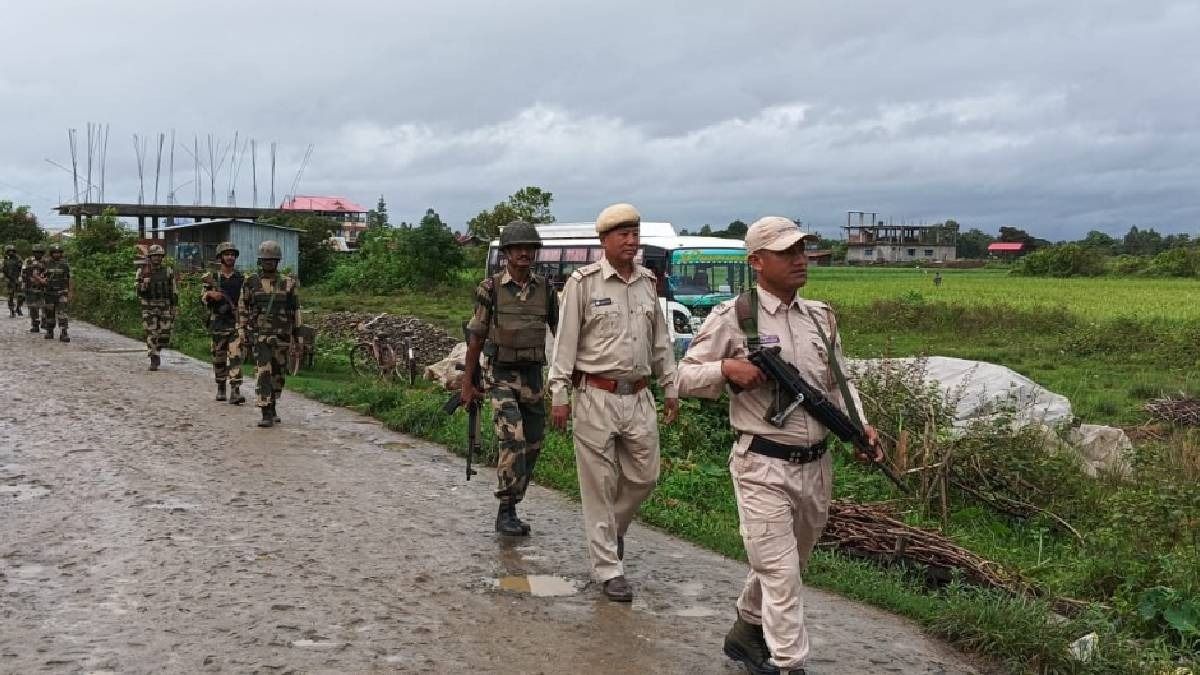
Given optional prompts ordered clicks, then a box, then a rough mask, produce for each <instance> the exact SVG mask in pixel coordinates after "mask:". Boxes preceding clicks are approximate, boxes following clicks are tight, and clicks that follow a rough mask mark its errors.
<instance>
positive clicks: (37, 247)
mask: <svg viewBox="0 0 1200 675" xmlns="http://www.w3.org/2000/svg"><path fill="white" fill-rule="evenodd" d="M29 250H30V251H31V252H33V253H45V252H46V245H45V244H42V243H37V244H34V245H33V248H31V249H29Z"/></svg>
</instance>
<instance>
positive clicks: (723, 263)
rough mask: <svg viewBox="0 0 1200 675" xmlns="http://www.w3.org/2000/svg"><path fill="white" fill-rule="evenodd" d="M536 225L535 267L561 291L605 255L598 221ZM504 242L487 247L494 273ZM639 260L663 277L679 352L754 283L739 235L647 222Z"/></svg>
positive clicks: (665, 306)
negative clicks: (700, 233)
mask: <svg viewBox="0 0 1200 675" xmlns="http://www.w3.org/2000/svg"><path fill="white" fill-rule="evenodd" d="M537 229H538V233H539V234H540V235H541V236H542V248H541V250H540V251H538V258H537V263H536V271H537V272H538V273H539V274H542V275H544V276H546V277H547V278H548V279H550V280H551V281H552V282H554V284H555V286H556V287H557V288H558V289H559V290H561V289H562V285H563V284H564V283H565V282H566V280H567V277H569V276H570V275H571V272H573V271H575V269H576V268H578V267H582V266H584V265H587V264H589V263H592V262H595V261H597V260H599V259H600V258H601V257H602V256H603V255H604V251H603V249H602V248H601V247H600V240H599V238H598V237H597V236H596V227H595V223H553V224H550V225H538V226H537ZM499 245H500V242H499V240H495V241H493V242H492V243H491V247H490V249H489V251H488V263H487V271H488V273H489V274H493V273H495V272H497V271H499V270H500V268H501V267H502V266H503V265H504V259H503V255H501V253H500V248H499ZM637 262H639V263H640V264H642V265H644V266H646V267H648V268H650V269H651V270H652V271H653V272H654V273H655V274H656V275H657V276H658V297H659V306H660V307H661V308H662V311H663V314H664V316H666V318H667V325H668V326H669V327H670V329H671V341H672V343H673V344H674V345H675V351H676V354H680V355H681V354H682V353H683V352H684V351H685V350H686V349H687V346H688V345H689V344H690V343H691V341H692V336H693V335H694V334H695V332H696V330H697V329H699V327H700V324H701V323H702V322H703V320H704V317H705V316H707V315H708V313H709V312H710V311H711V310H712V308H713V307H714V306H716V305H717V304H718V303H721V302H724V301H725V300H728V299H730V298H732V297H734V296H736V295H737V294H738V293H741V292H742V291H744V290H746V289H747V288H749V287H750V286H751V285H752V284H753V283H754V275H753V271H752V270H751V268H750V265H749V264H747V262H746V248H745V246H744V245H743V243H742V241H741V240H740V239H719V238H717V237H693V236H686V235H685V236H680V235H678V234H676V233H675V228H674V227H672V226H671V224H670V223H642V229H641V250H640V251H639V253H638V258H637Z"/></svg>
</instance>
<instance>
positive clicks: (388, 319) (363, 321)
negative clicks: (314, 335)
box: [305, 312, 459, 366]
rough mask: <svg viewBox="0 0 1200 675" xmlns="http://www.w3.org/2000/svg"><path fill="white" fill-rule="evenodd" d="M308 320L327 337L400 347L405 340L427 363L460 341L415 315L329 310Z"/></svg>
mask: <svg viewBox="0 0 1200 675" xmlns="http://www.w3.org/2000/svg"><path fill="white" fill-rule="evenodd" d="M305 319H306V321H307V322H308V323H309V324H310V325H312V326H314V327H315V328H316V329H317V332H318V333H319V334H320V335H321V336H324V337H327V338H332V339H335V340H357V339H359V338H373V337H376V336H378V337H382V338H383V339H384V340H386V341H387V342H388V343H390V344H391V345H392V346H393V347H395V348H397V349H399V348H400V347H402V346H403V345H404V344H405V343H406V342H408V343H410V344H412V346H413V349H414V350H415V351H416V355H417V363H419V364H420V365H422V366H427V365H429V364H431V363H436V362H438V361H440V360H442V359H443V358H445V356H446V354H447V353H449V352H450V350H451V349H453V348H454V345H455V344H456V343H458V342H459V340H458V339H455V338H454V337H451V335H450V334H449V333H447V332H446V331H444V330H442V329H441V328H438V327H437V326H434V325H432V324H429V323H426V322H425V321H422V320H421V319H418V318H417V317H415V316H406V315H399V314H368V313H364V312H329V313H328V314H320V315H316V316H313V317H311V318H310V317H305Z"/></svg>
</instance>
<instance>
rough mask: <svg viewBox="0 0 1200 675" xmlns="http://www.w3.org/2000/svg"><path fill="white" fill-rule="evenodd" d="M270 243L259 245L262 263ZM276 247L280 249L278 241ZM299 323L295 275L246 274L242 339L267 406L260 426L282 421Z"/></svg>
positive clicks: (259, 401) (240, 320)
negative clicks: (280, 408)
mask: <svg viewBox="0 0 1200 675" xmlns="http://www.w3.org/2000/svg"><path fill="white" fill-rule="evenodd" d="M268 244H274V242H263V244H262V245H261V246H260V247H259V262H260V264H261V262H262V260H263V259H264V258H263V255H262V254H263V253H264V252H265V251H271V249H270V248H268V246H267V245H268ZM274 251H275V252H277V251H278V244H275V249H274ZM272 255H274V253H273V254H272ZM268 259H274V260H278V258H268ZM299 325H300V299H299V298H298V297H297V295H296V280H295V278H293V277H290V276H285V275H283V274H281V273H279V272H270V273H268V272H265V271H260V272H258V273H255V274H252V275H250V276H249V277H246V282H245V284H244V285H243V286H242V295H241V298H240V299H239V301H238V334H239V337H238V339H239V340H241V342H242V344H243V345H247V346H248V347H249V348H250V349H252V350H253V352H254V379H255V388H254V391H255V394H256V400H255V405H257V406H258V407H259V408H262V410H263V419H262V421H261V422H259V425H260V426H264V427H266V426H271V424H270V423H268V422H271V421H273V422H274V423H278V422H279V418H278V416H277V415H276V414H275V403H276V401H278V400H279V394H281V393H282V392H283V383H284V372H285V371H286V369H287V359H288V350H289V349H290V348H291V344H292V335H293V333H294V332H295V330H296V327H297V326H299Z"/></svg>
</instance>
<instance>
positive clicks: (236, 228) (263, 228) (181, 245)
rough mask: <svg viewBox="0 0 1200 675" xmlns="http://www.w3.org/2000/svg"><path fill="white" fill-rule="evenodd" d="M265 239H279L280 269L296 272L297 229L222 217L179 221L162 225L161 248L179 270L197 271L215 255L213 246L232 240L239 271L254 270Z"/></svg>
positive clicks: (297, 255)
mask: <svg viewBox="0 0 1200 675" xmlns="http://www.w3.org/2000/svg"><path fill="white" fill-rule="evenodd" d="M268 239H271V240H274V241H277V242H279V247H280V248H281V249H282V252H283V258H282V259H281V260H280V262H279V265H280V267H281V268H287V269H289V270H291V272H292V273H293V274H299V273H300V230H297V229H294V228H290V227H283V226H281V225H273V224H270V223H265V222H255V221H252V220H239V219H236V218H226V219H224V220H205V221H202V222H199V223H181V224H179V225H172V226H170V227H164V228H162V240H161V241H160V242H157V243H161V244H162V246H163V248H164V249H166V251H167V255H169V256H171V257H172V258H174V259H175V260H176V261H178V264H179V267H180V270H181V271H186V270H193V271H194V270H198V269H203V268H204V267H206V266H208V265H209V264H211V263H212V262H213V261H214V260H215V259H216V257H217V245H218V244H220V243H221V242H225V241H228V242H232V243H233V245H234V246H235V247H237V249H238V252H239V254H240V255H239V256H238V262H237V266H238V269H241V270H251V269H254V268H255V267H256V266H257V264H258V245H259V244H261V243H263V242H264V241H267V240H268Z"/></svg>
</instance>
